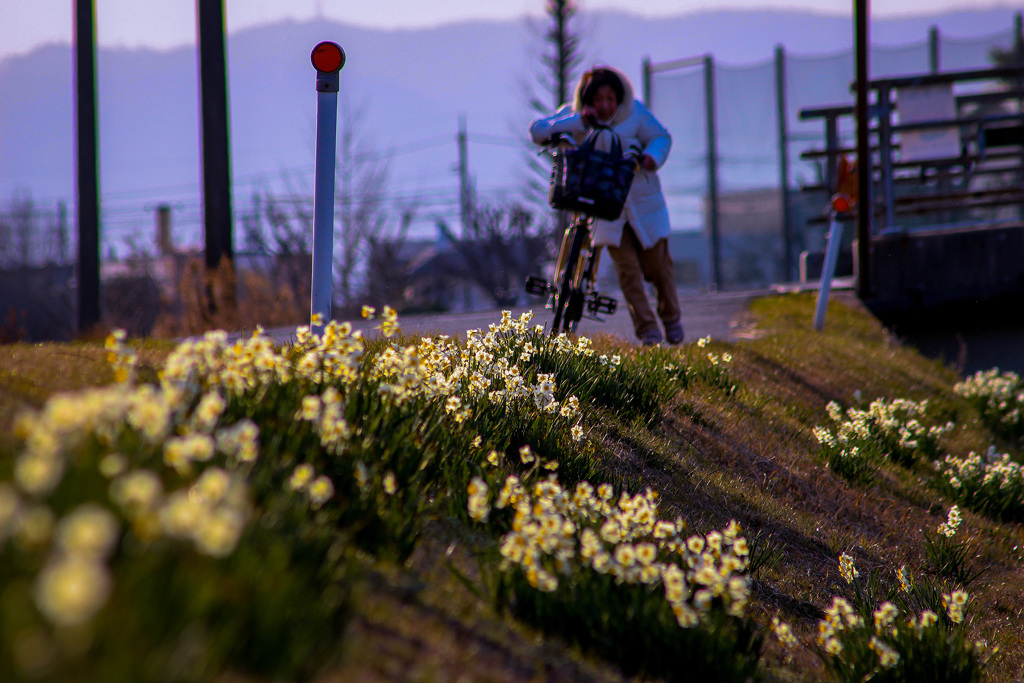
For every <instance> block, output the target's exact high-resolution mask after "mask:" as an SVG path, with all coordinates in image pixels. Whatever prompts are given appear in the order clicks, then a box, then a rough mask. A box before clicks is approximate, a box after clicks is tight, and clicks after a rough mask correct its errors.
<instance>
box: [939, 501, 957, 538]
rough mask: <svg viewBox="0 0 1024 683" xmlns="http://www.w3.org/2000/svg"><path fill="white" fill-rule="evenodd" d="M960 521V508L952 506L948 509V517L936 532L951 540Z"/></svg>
mask: <svg viewBox="0 0 1024 683" xmlns="http://www.w3.org/2000/svg"><path fill="white" fill-rule="evenodd" d="M962 521H963V518H962V517H961V516H960V508H958V507H957V506H956V505H954V506H953V507H951V508H949V515H948V516H947V517H946V521H945V522H943V523H942V524H940V525H939V528H938V532H939V533H940V534H942V535H943V536H946V537H947V538H953V537H954V536H956V531H957V529H959V528H960V522H962Z"/></svg>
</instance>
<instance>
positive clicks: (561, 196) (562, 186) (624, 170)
mask: <svg viewBox="0 0 1024 683" xmlns="http://www.w3.org/2000/svg"><path fill="white" fill-rule="evenodd" d="M602 132H607V133H609V134H610V135H611V136H612V144H611V149H609V151H607V152H605V151H602V150H599V149H595V145H596V143H597V136H598V134H600V133H602ZM635 172H636V164H635V161H634V160H633V159H631V158H627V157H624V156H623V154H622V142H621V141H620V140H619V136H618V135H616V134H615V132H614V131H613V130H612V129H611V128H605V127H597V128H594V129H593V130H592V131H591V132H590V134H589V135H588V136H587V139H586V140H584V141H583V143H582V144H580V146H579V147H577V148H576V149H573V150H569V151H568V152H565V153H562V154H558V155H556V157H555V164H554V166H553V167H552V169H551V187H550V189H549V191H548V203H549V204H551V206H552V207H553V208H555V209H563V210H566V211H576V212H578V213H582V214H586V215H588V216H593V217H594V218H602V219H604V220H608V221H612V220H615V219H617V218H618V217H619V216H620V215H621V214H622V207H623V206H625V204H626V196H627V195H628V194H629V188H630V186H631V185H632V184H633V175H634V173H635Z"/></svg>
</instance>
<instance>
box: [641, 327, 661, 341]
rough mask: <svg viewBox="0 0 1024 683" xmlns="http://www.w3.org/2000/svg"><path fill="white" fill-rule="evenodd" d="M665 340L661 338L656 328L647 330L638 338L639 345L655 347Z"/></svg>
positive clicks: (659, 331)
mask: <svg viewBox="0 0 1024 683" xmlns="http://www.w3.org/2000/svg"><path fill="white" fill-rule="evenodd" d="M664 340H665V338H664V337H662V336H661V330H659V329H658V328H657V327H655V328H654V329H651V330H647V331H646V332H644V333H643V334H642V335H641V336H640V343H641V344H643V345H644V346H656V345H658V344H660V343H661V342H663V341H664Z"/></svg>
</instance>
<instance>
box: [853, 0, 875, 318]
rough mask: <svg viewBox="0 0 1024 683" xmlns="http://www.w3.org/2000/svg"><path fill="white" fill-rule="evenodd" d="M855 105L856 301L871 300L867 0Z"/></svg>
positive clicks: (858, 18)
mask: <svg viewBox="0 0 1024 683" xmlns="http://www.w3.org/2000/svg"><path fill="white" fill-rule="evenodd" d="M853 10H854V14H855V19H854V27H855V28H854V45H855V46H856V60H855V62H856V69H857V75H856V83H857V103H856V107H855V114H854V116H855V119H856V121H857V187H858V188H859V192H860V197H859V200H858V202H857V298H859V299H861V300H862V301H863V300H865V299H867V298H868V297H870V296H871V270H870V269H871V210H872V207H873V206H874V201H873V198H872V196H871V195H872V192H871V148H870V147H869V146H868V46H869V45H870V42H869V41H870V38H869V36H868V0H854V3H853Z"/></svg>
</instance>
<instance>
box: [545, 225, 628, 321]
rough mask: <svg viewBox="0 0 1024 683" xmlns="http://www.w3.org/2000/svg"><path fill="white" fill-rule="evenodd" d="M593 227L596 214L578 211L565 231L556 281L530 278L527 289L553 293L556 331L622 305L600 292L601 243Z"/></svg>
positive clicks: (597, 318) (608, 312) (551, 304)
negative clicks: (596, 240)
mask: <svg viewBox="0 0 1024 683" xmlns="http://www.w3.org/2000/svg"><path fill="white" fill-rule="evenodd" d="M592 228H593V219H592V218H589V217H587V216H584V215H582V214H576V215H574V217H573V219H572V221H570V223H569V226H568V227H567V228H566V230H565V232H564V233H563V235H562V242H561V247H560V248H559V250H558V259H557V260H556V265H555V277H554V279H553V280H552V282H551V283H548V282H547V281H546V280H543V279H542V278H536V277H530V278H527V281H526V291H528V292H530V293H531V294H538V295H547V296H548V297H549V300H548V303H547V305H546V307H547V308H551V309H553V310H554V313H555V316H554V320H553V322H552V326H551V334H552V335H557V334H561V333H566V334H573V333H575V332H576V328H577V326H578V325H579V321H580V320H581V319H582V318H583V317H584V316H586V317H588V318H592V319H594V320H601V318H600V317H598V315H597V314H598V313H607V314H612V313H614V312H615V310H616V308H617V306H618V302H617V301H616V300H615V299H612V298H610V297H605V296H601V295H600V294H599V293H598V292H597V287H596V285H597V270H598V266H599V265H600V261H601V247H600V246H598V247H595V246H594V245H593V242H592V239H593V233H592Z"/></svg>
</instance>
